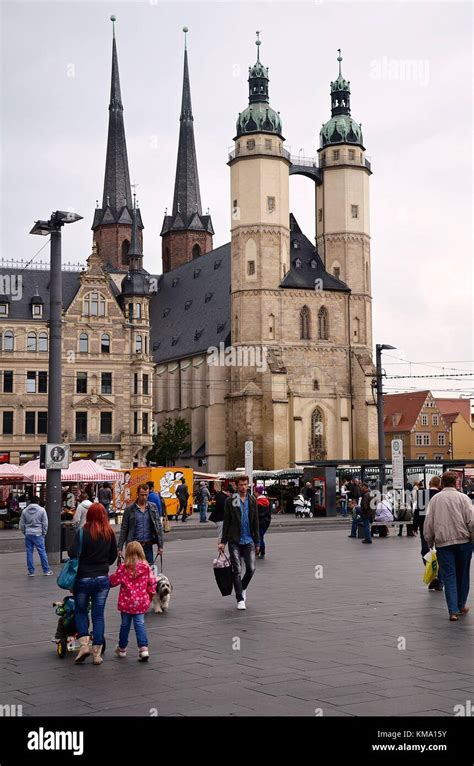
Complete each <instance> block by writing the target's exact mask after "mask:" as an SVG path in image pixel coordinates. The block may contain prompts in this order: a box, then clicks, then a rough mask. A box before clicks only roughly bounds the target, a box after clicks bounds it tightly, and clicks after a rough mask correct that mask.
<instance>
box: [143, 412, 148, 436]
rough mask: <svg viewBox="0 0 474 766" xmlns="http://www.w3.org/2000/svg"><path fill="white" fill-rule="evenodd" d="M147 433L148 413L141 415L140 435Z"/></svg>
mask: <svg viewBox="0 0 474 766" xmlns="http://www.w3.org/2000/svg"><path fill="white" fill-rule="evenodd" d="M147 433H148V412H143V413H142V434H147Z"/></svg>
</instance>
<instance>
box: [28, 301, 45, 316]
mask: <svg viewBox="0 0 474 766" xmlns="http://www.w3.org/2000/svg"><path fill="white" fill-rule="evenodd" d="M31 313H32V316H33V319H41V318H42V316H43V304H42V303H33V304H32V305H31Z"/></svg>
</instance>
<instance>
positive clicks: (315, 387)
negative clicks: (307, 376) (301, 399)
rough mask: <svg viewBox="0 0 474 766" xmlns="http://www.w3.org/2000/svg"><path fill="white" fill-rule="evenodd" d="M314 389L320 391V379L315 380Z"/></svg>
mask: <svg viewBox="0 0 474 766" xmlns="http://www.w3.org/2000/svg"><path fill="white" fill-rule="evenodd" d="M313 391H319V380H313Z"/></svg>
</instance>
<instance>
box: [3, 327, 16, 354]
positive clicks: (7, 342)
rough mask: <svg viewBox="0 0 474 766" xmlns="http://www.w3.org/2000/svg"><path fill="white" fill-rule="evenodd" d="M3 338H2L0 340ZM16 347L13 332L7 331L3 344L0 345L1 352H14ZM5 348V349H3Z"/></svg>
mask: <svg viewBox="0 0 474 766" xmlns="http://www.w3.org/2000/svg"><path fill="white" fill-rule="evenodd" d="M1 338H2V336H0V339H1ZM14 345H15V338H14V335H13V332H12V331H11V330H7V331H6V332H4V333H3V344H0V351H13V348H14ZM2 346H3V348H2Z"/></svg>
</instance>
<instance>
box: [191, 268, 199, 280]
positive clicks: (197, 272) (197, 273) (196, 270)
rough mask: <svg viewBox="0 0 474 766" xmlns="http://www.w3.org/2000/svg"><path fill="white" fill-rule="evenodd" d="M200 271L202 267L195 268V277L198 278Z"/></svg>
mask: <svg viewBox="0 0 474 766" xmlns="http://www.w3.org/2000/svg"><path fill="white" fill-rule="evenodd" d="M200 273H201V269H194V274H193V279H197V278H198V276H199V274H200Z"/></svg>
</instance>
